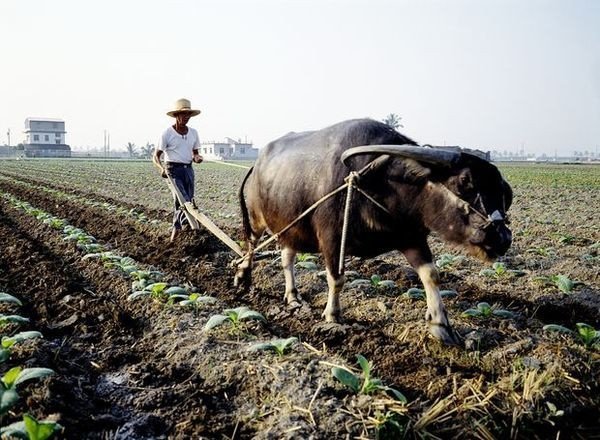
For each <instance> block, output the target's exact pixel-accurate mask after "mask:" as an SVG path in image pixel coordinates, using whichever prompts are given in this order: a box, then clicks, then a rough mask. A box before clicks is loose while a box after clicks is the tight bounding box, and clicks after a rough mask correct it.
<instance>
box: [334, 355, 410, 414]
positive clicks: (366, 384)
mask: <svg viewBox="0 0 600 440" xmlns="http://www.w3.org/2000/svg"><path fill="white" fill-rule="evenodd" d="M356 359H357V360H358V364H359V365H360V368H361V370H362V378H361V377H360V376H358V375H356V374H354V373H353V372H352V371H350V370H349V369H347V368H344V367H333V368H332V369H331V374H332V375H333V377H335V378H336V379H337V380H339V381H340V382H341V383H342V384H344V385H345V386H347V387H348V388H350V389H351V390H352V391H354V392H355V393H358V394H373V393H375V392H378V391H383V392H386V393H387V392H389V393H392V395H393V396H394V398H395V399H396V400H398V401H399V402H402V403H404V404H406V403H407V400H406V397H404V394H402V393H401V392H400V391H398V390H397V389H395V388H392V387H388V386H386V385H383V383H382V382H381V379H378V378H376V377H372V376H371V364H370V363H369V361H368V360H367V359H366V358H365V357H364V356H362V355H360V354H359V355H357V356H356ZM361 379H362V384H361Z"/></svg>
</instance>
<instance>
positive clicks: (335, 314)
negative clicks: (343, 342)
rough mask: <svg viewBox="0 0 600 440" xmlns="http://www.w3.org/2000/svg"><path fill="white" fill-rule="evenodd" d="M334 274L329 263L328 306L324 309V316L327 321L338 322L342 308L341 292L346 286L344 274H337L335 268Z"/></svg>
mask: <svg viewBox="0 0 600 440" xmlns="http://www.w3.org/2000/svg"><path fill="white" fill-rule="evenodd" d="M335 274H336V275H334V274H333V273H332V270H331V269H330V268H329V265H327V286H328V288H329V291H328V293H327V306H326V307H325V310H324V311H323V317H324V318H325V321H327V322H338V321H339V319H340V314H341V311H342V308H341V306H340V292H341V291H342V289H343V288H344V281H345V277H344V275H340V274H337V270H335Z"/></svg>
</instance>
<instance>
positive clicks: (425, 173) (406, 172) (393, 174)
mask: <svg viewBox="0 0 600 440" xmlns="http://www.w3.org/2000/svg"><path fill="white" fill-rule="evenodd" d="M430 174H431V170H430V169H429V168H427V167H424V166H423V165H421V164H420V163H419V162H417V161H416V160H413V159H402V160H395V161H394V162H393V163H392V164H390V167H389V168H388V178H389V179H390V180H394V181H397V182H405V183H422V182H424V181H425V180H427V179H428V178H429V176H430Z"/></svg>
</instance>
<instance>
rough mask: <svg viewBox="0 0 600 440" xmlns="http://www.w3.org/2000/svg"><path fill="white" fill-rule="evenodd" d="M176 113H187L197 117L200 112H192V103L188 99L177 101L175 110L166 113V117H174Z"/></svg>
mask: <svg viewBox="0 0 600 440" xmlns="http://www.w3.org/2000/svg"><path fill="white" fill-rule="evenodd" d="M177 113H189V115H190V116H198V115H199V114H200V110H192V103H191V102H190V100H189V99H184V98H181V99H178V100H177V101H175V110H171V111H170V112H167V115H169V116H172V117H175V116H177Z"/></svg>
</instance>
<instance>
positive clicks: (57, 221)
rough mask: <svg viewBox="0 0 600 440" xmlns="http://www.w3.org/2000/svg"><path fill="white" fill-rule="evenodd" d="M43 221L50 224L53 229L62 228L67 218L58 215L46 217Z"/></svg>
mask: <svg viewBox="0 0 600 440" xmlns="http://www.w3.org/2000/svg"><path fill="white" fill-rule="evenodd" d="M43 223H45V224H47V225H49V226H50V227H51V228H52V229H62V228H64V227H65V225H66V224H67V222H66V221H65V220H63V219H61V218H57V217H49V218H46V219H45V220H44V221H43Z"/></svg>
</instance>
